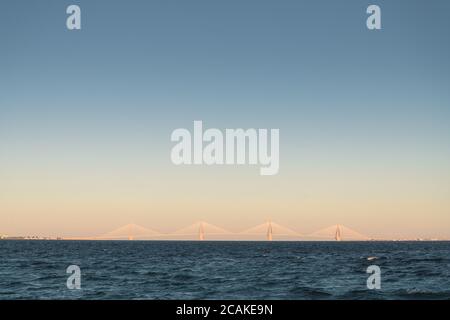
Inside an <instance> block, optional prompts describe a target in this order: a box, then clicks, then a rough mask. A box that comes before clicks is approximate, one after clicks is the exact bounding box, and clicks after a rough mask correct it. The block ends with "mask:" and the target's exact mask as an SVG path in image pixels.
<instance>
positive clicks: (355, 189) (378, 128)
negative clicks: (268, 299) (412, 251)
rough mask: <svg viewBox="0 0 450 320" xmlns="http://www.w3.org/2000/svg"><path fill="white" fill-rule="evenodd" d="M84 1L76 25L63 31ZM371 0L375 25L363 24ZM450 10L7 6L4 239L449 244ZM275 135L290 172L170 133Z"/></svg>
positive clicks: (0, 162) (1, 190)
mask: <svg viewBox="0 0 450 320" xmlns="http://www.w3.org/2000/svg"><path fill="white" fill-rule="evenodd" d="M70 4H78V5H80V7H81V10H82V30H80V31H68V30H67V29H66V25H65V23H66V18H67V15H66V13H65V11H66V8H67V6H68V5H70ZM369 4H378V5H379V6H380V7H381V9H382V28H383V29H382V30H381V31H369V30H367V28H366V25H365V21H366V18H367V15H366V13H365V11H366V8H367V6H368V5H369ZM449 12H450V2H449V1H447V0H442V1H438V0H434V1H431V2H430V1H425V0H419V1H406V0H405V1H381V0H376V1H375V0H374V1H361V0H345V1H344V0H341V1H335V0H328V1H324V0H320V1H317V0H315V1H312V0H309V1H300V0H292V1H286V0H283V1H279V0H277V1H275V0H270V1H266V0H262V1H261V0H251V1H250V0H245V1H242V0H239V1H238V0H227V1H224V0H221V1H219V0H212V1H211V0H208V1H207V0H201V1H199V0H189V1H181V0H178V1H168V0H164V1H136V0H134V1H124V0H121V1H103V0H101V1H100V0H97V1H75V0H74V1H61V0H58V1H56V0H46V1H22V0H14V1H12V0H5V1H2V4H1V9H0V234H38V235H62V236H84V235H97V234H101V233H104V232H106V231H109V230H112V229H114V228H116V227H118V226H120V225H122V224H126V223H129V222H134V223H138V224H141V225H143V226H146V227H150V228H153V229H157V230H161V231H171V230H174V229H177V228H179V227H183V226H185V225H188V224H190V223H192V222H194V221H196V220H206V221H208V222H210V223H213V224H216V225H219V226H222V227H225V228H228V229H231V230H234V231H239V230H243V229H246V228H248V227H250V226H252V225H256V224H259V223H261V222H263V221H264V220H266V219H268V218H271V219H272V220H274V221H276V222H278V223H280V224H282V225H288V226H290V227H291V228H293V229H295V230H297V231H299V232H303V233H308V232H312V231H315V230H317V229H320V228H322V227H326V226H328V225H332V224H335V223H341V224H344V225H347V226H349V227H351V228H353V229H356V230H358V231H360V232H362V233H365V234H368V235H370V236H374V237H391V238H397V237H419V236H420V237H450V188H449V186H450V144H449V138H450V126H449V120H450V59H449V57H450V41H449V31H450V19H449V16H448V14H449ZM194 120H203V122H204V126H205V127H215V128H221V129H225V128H238V127H242V128H279V129H280V153H281V154H280V172H279V174H278V175H277V176H260V175H259V166H239V167H238V166H214V167H206V166H190V167H189V166H175V165H173V164H172V163H171V161H170V150H171V148H172V146H173V143H172V142H171V141H170V134H171V132H172V131H173V130H174V129H176V128H180V127H184V128H188V129H190V130H192V125H193V121H194Z"/></svg>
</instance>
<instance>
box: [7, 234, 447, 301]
mask: <svg viewBox="0 0 450 320" xmlns="http://www.w3.org/2000/svg"><path fill="white" fill-rule="evenodd" d="M368 257H377V258H376V259H373V260H370V261H369V260H368V259H367V258H368ZM72 264H75V265H78V266H80V268H81V287H82V288H81V290H69V289H67V287H66V280H67V277H68V276H69V275H68V274H66V268H67V267H68V266H69V265H72ZM372 264H375V265H378V266H379V267H380V268H381V272H382V274H381V289H380V290H369V289H367V286H366V280H367V277H368V276H369V275H368V274H367V273H366V269H367V267H368V266H369V265H372ZM55 298H56V299H450V243H449V242H188V241H180V242H176V241H167V242H157V241H142V242H139V241H123V242H120V241H6V240H3V241H0V299H55Z"/></svg>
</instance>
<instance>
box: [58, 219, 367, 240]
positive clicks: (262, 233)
mask: <svg viewBox="0 0 450 320" xmlns="http://www.w3.org/2000/svg"><path fill="white" fill-rule="evenodd" d="M65 239H70V240H198V241H203V240H265V241H275V240H287V241H367V240H371V238H370V237H368V236H366V235H364V234H362V233H359V232H357V231H355V230H353V229H351V228H349V227H346V226H344V225H341V224H336V225H332V226H329V227H326V228H323V229H320V230H318V231H315V232H313V233H311V234H301V233H299V232H297V231H295V230H293V229H291V228H289V227H286V226H283V225H280V224H278V223H276V222H273V221H271V220H268V221H266V222H264V223H262V224H259V225H257V226H254V227H252V228H249V229H246V230H244V231H241V232H232V231H229V230H226V229H224V228H221V227H218V226H216V225H213V224H211V223H208V222H205V221H198V222H195V223H193V224H191V225H189V226H187V227H184V228H181V229H179V230H176V231H174V232H170V233H162V232H159V231H156V230H153V229H149V228H146V227H142V226H140V225H137V224H134V223H130V224H127V225H124V226H121V227H119V228H117V229H114V230H112V231H110V232H107V233H105V234H102V235H99V236H94V237H87V238H65Z"/></svg>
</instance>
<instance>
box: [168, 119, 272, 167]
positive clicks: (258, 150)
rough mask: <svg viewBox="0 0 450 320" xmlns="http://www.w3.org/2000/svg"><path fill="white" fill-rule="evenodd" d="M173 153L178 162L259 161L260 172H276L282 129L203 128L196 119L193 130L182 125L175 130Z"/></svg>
mask: <svg viewBox="0 0 450 320" xmlns="http://www.w3.org/2000/svg"><path fill="white" fill-rule="evenodd" d="M171 141H173V142H177V143H176V144H175V146H173V148H172V151H171V154H170V157H171V160H172V162H173V163H174V164H176V165H181V164H185V165H190V164H195V165H201V164H206V165H235V164H237V165H242V164H250V165H258V164H259V165H260V166H261V167H260V174H261V175H275V174H277V173H278V171H279V168H280V130H279V129H270V130H269V129H246V130H244V129H225V130H224V132H222V131H221V130H219V129H216V128H209V129H207V130H205V131H203V122H202V121H194V128H193V133H192V134H191V132H190V131H189V130H188V129H184V128H179V129H176V130H174V131H173V132H172V135H171Z"/></svg>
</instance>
